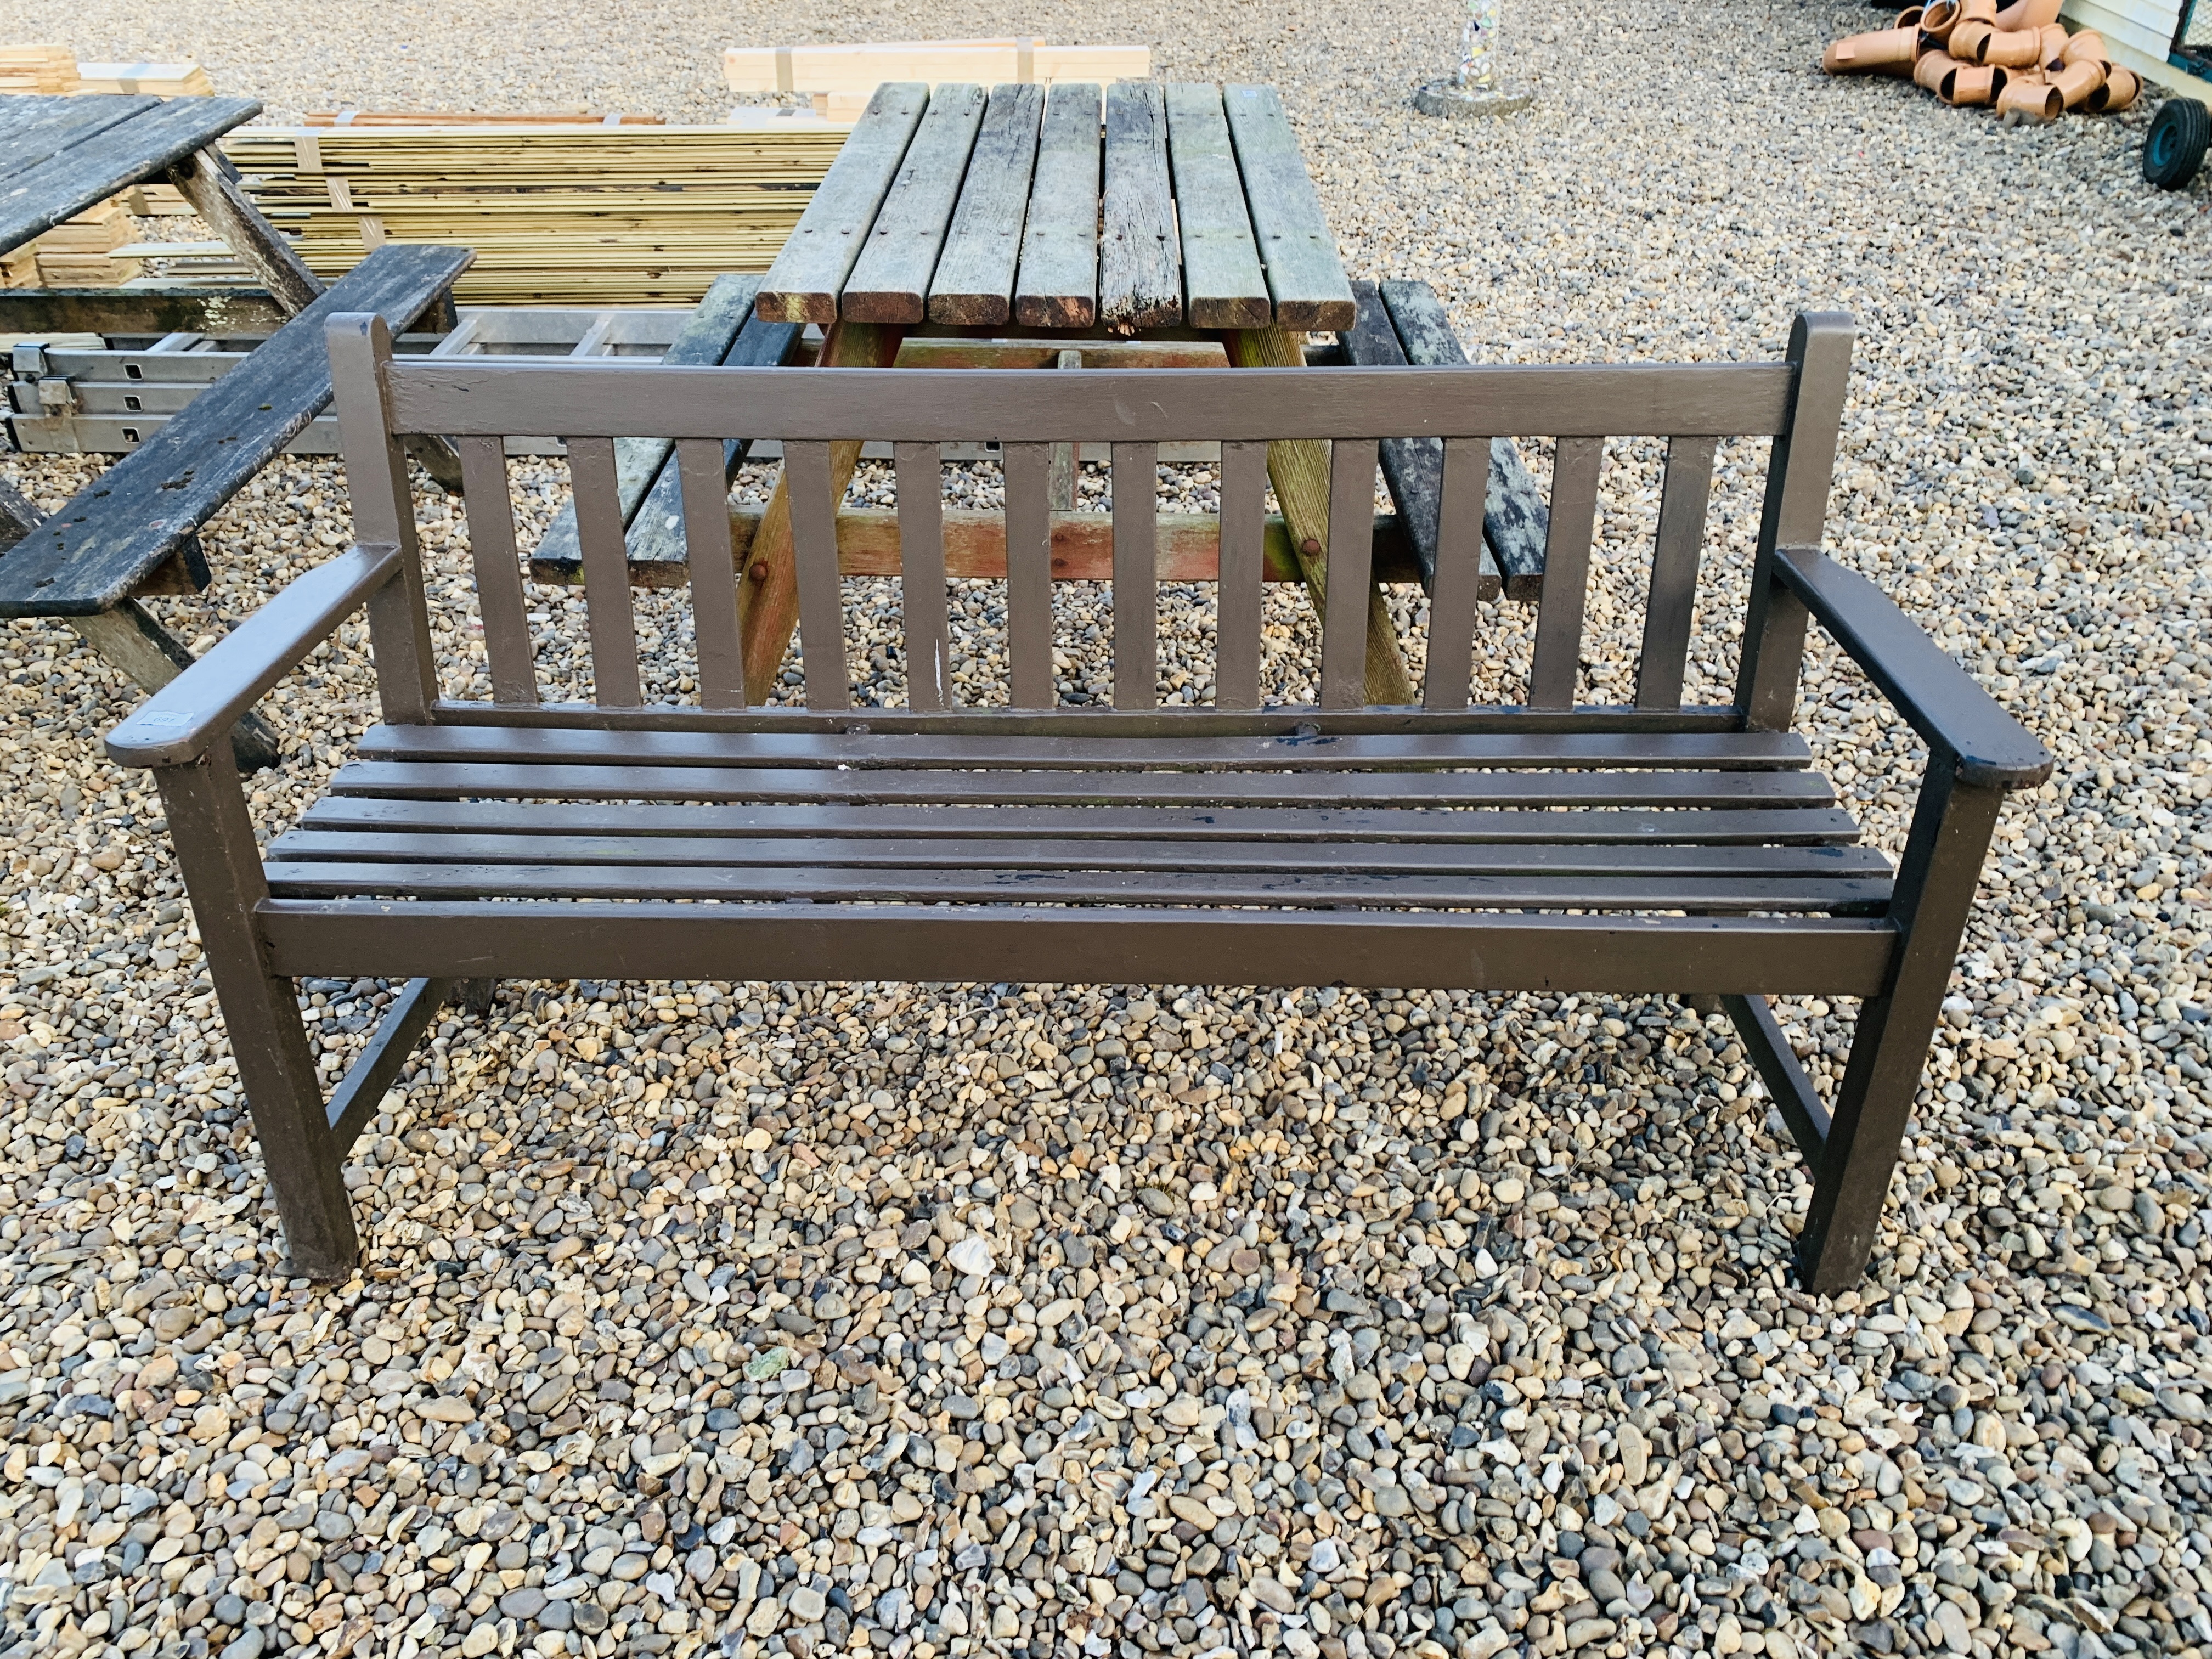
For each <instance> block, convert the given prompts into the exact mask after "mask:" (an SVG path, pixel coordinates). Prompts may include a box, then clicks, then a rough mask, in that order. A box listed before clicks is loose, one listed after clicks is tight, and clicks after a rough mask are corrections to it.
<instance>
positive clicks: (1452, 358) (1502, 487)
mask: <svg viewBox="0 0 2212 1659" xmlns="http://www.w3.org/2000/svg"><path fill="white" fill-rule="evenodd" d="M1377 292H1378V293H1379V294H1380V295H1381V297H1382V301H1383V306H1384V307H1385V308H1386V309H1387V310H1388V311H1389V313H1390V326H1391V329H1392V331H1394V332H1395V334H1396V335H1397V337H1398V339H1399V342H1400V343H1401V349H1403V350H1404V352H1405V360H1406V362H1409V363H1412V364H1413V365H1414V366H1415V367H1416V368H1449V367H1450V366H1452V365H1454V364H1457V363H1464V362H1467V354H1466V352H1465V351H1464V350H1462V349H1461V347H1460V343H1459V337H1458V336H1457V335H1456V334H1455V333H1453V331H1452V325H1451V319H1450V318H1449V316H1447V315H1446V314H1445V313H1444V308H1443V303H1442V301H1439V300H1438V299H1437V296H1436V291H1435V290H1434V289H1431V288H1430V286H1429V285H1428V284H1427V283H1422V282H1414V281H1410V280H1391V281H1386V282H1384V283H1382V284H1380V286H1379V288H1378V289H1377ZM1495 430H1497V428H1492V431H1495ZM1522 430H1523V431H1525V432H1528V433H1530V434H1535V433H1537V432H1538V431H1539V430H1540V428H1535V427H1528V428H1522ZM1550 529H1551V517H1550V514H1549V513H1547V511H1546V509H1545V507H1544V493H1543V491H1541V489H1537V487H1536V480H1535V479H1534V477H1532V476H1531V475H1530V474H1529V471H1528V465H1527V463H1525V462H1524V461H1522V459H1521V452H1520V450H1519V449H1518V448H1516V447H1515V446H1514V442H1513V440H1512V439H1511V438H1510V437H1494V438H1492V440H1491V441H1490V489H1489V493H1488V495H1487V497H1486V500H1485V501H1484V504H1483V509H1482V534H1483V539H1484V541H1485V542H1486V544H1488V546H1489V549H1490V558H1491V562H1492V563H1493V564H1495V565H1496V567H1497V568H1498V574H1499V576H1500V578H1501V580H1503V581H1504V585H1505V597H1506V598H1507V599H1522V600H1534V599H1538V598H1540V597H1541V595H1542V593H1543V591H1544V541H1545V538H1546V537H1547V535H1548V534H1549V533H1550ZM1416 545H1418V543H1417V544H1416Z"/></svg>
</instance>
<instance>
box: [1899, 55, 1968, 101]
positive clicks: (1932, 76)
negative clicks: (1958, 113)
mask: <svg viewBox="0 0 2212 1659" xmlns="http://www.w3.org/2000/svg"><path fill="white" fill-rule="evenodd" d="M1965 67H1966V65H1965V64H1961V63H1960V61H1959V60H1958V59H1957V58H1954V57H1952V56H1951V54H1950V53H1949V52H1945V51H1944V50H1943V49H1942V47H1941V46H1938V47H1936V49H1935V50H1933V51H1931V52H1923V53H1922V54H1921V55H1920V61H1919V62H1918V63H1917V64H1914V65H1913V66H1912V78H1913V80H1914V81H1915V82H1917V84H1918V85H1919V86H1920V88H1922V89H1923V91H1927V92H1932V93H1934V94H1936V96H1937V97H1938V98H1942V97H1945V96H1947V95H1948V94H1946V93H1945V92H1944V90H1943V88H1944V86H1945V84H1946V83H1947V82H1948V81H1949V79H1950V76H1951V73H1952V71H1953V70H1960V69H1964V68H1965Z"/></svg>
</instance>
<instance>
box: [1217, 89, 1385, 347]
mask: <svg viewBox="0 0 2212 1659" xmlns="http://www.w3.org/2000/svg"><path fill="white" fill-rule="evenodd" d="M1221 101H1222V107H1223V109H1224V110H1225V112H1226V113H1227V115H1228V118H1229V131H1230V134H1231V137H1233V138H1234V139H1235V140H1236V144H1237V168H1238V171H1239V172H1241V173H1243V178H1244V197H1245V200H1246V201H1247V202H1248V203H1249V204H1250V206H1251V210H1252V230H1253V233H1254V235H1255V237H1256V238H1257V240H1258V242H1259V246H1260V258H1261V259H1262V260H1263V261H1264V262H1265V263H1266V265H1267V292H1268V294H1269V295H1270V297H1271V298H1272V299H1273V301H1274V305H1275V325H1276V326H1277V327H1278V328H1294V329H1295V328H1303V329H1345V328H1350V327H1351V326H1352V319H1354V317H1355V316H1356V315H1357V314H1358V307H1357V306H1355V305H1354V304H1353V303H1352V284H1351V283H1350V282H1349V281H1348V280H1347V279H1346V276H1345V274H1344V263H1343V261H1342V260H1340V259H1339V258H1337V257H1336V243H1335V241H1334V239H1333V238H1332V237H1331V236H1330V235H1329V232H1328V221H1327V220H1326V219H1325V218H1323V217H1322V210H1321V197H1319V196H1318V195H1317V194H1316V192H1315V191H1314V186H1313V180H1312V179H1310V178H1308V177H1307V176H1306V164H1305V160H1304V157H1303V156H1301V155H1299V154H1298V141H1297V135H1296V134H1294V133H1293V132H1291V124H1290V120H1289V118H1288V117H1286V116H1285V114H1284V113H1283V100H1282V99H1281V98H1279V96H1277V95H1276V92H1275V89H1274V88H1273V87H1255V86H1232V87H1225V88H1222V94H1221Z"/></svg>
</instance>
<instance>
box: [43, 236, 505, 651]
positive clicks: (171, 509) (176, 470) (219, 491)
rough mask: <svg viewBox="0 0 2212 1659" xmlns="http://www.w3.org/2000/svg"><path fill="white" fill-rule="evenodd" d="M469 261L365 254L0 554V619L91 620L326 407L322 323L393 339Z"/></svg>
mask: <svg viewBox="0 0 2212 1659" xmlns="http://www.w3.org/2000/svg"><path fill="white" fill-rule="evenodd" d="M474 257H475V255H474V254H473V253H471V252H470V250H469V249H467V248H459V247H426V246H416V245H408V244H400V243H396V242H395V243H392V244H390V245H388V246H384V247H380V248H379V249H377V250H376V252H374V253H372V254H370V255H369V256H368V258H366V259H364V260H362V262H361V264H358V265H356V266H355V267H354V268H353V270H351V271H349V272H348V273H347V274H346V276H343V277H342V278H340V279H339V281H338V282H337V284H336V285H335V286H333V287H332V288H331V289H329V290H328V291H326V292H325V294H324V295H322V296H321V297H320V298H319V299H318V300H316V301H314V303H313V304H312V305H310V306H309V307H307V309H306V310H304V311H302V312H301V313H300V314H299V315H298V316H296V317H295V318H294V319H292V320H291V321H290V322H289V323H287V324H286V325H284V326H283V328H281V329H279V330H278V331H276V333H275V334H273V335H271V336H270V338H269V339H268V340H267V341H266V342H264V343H263V344H261V345H260V346H258V347H257V348H255V349H254V350H253V351H252V353H251V354H250V355H249V356H247V357H246V360H245V362H241V363H240V365H239V366H238V367H237V368H234V369H232V370H231V371H230V372H229V373H228V374H225V375H223V376H222V378H221V379H220V380H216V382H215V384H214V385H212V386H210V387H209V388H208V389H207V390H206V391H204V392H201V393H200V394H199V395H198V396H197V397H196V398H193V399H192V402H191V408H189V409H187V410H185V411H184V412H183V413H181V414H179V415H177V416H173V417H172V418H171V419H170V420H169V421H168V422H166V423H165V424H164V425H163V426H162V427H161V428H160V429H159V430H158V431H156V432H155V435H153V436H152V437H151V438H149V440H148V441H146V442H145V443H144V444H143V445H141V446H140V447H138V448H137V449H135V450H133V451H131V453H129V454H128V455H125V457H124V458H123V459H121V460H119V461H118V462H116V464H115V465H113V466H112V467H110V468H108V470H107V471H106V472H104V473H102V474H101V475H100V477H99V478H97V479H96V480H94V483H92V484H91V485H90V486H88V488H87V489H84V490H83V491H82V492H81V493H79V494H78V495H76V497H75V498H74V499H73V500H71V501H69V502H67V503H66V504H64V506H63V507H61V508H60V509H59V510H58V512H56V513H53V514H52V516H51V517H49V518H48V519H46V521H45V522H44V523H42V524H40V526H39V527H38V528H37V529H36V530H34V531H33V532H31V533H30V534H29V535H27V536H26V537H24V538H22V540H21V541H20V542H18V543H17V544H15V546H14V547H13V548H12V549H10V550H9V551H8V552H7V553H6V555H5V556H0V616H8V617H35V616H49V617H81V616H91V615H96V614H98V613H100V612H101V611H108V610H111V609H112V608H113V607H114V606H115V605H117V604H118V602H119V601H121V600H122V599H126V598H128V597H129V596H130V595H131V592H132V591H133V590H134V589H136V588H137V586H138V584H139V583H140V582H142V581H143V580H145V578H146V577H147V575H148V574H149V573H150V572H152V571H153V570H154V569H155V568H157V567H158V566H160V565H161V564H162V563H164V562H167V560H168V559H169V558H170V557H171V556H173V554H175V553H176V552H177V551H178V550H179V548H181V547H182V546H184V544H185V541H186V539H187V538H190V537H191V536H192V535H193V534H194V533H195V532H197V530H198V529H199V527H200V526H202V525H203V524H204V523H206V522H207V520H208V519H209V517H210V515H211V514H212V513H214V512H215V511H216V508H218V507H221V506H222V504H223V503H224V502H225V501H228V500H229V499H230V498H231V496H232V495H235V494H236V493H237V492H238V490H239V489H240V488H241V487H242V486H243V485H244V484H245V483H246V481H247V480H248V479H250V478H251V477H252V476H253V475H254V474H255V473H256V472H257V471H260V469H261V467H262V466H263V465H264V463H266V462H267V461H268V460H269V459H270V457H271V456H273V455H275V454H276V453H277V452H278V451H279V450H281V449H283V447H284V446H285V445H286V444H288V443H289V442H290V441H292V440H293V439H294V438H295V437H296V436H298V435H299V434H300V433H301V430H302V429H304V428H306V426H307V422H309V421H311V420H313V418H314V417H315V416H316V414H317V413H318V412H319V411H320V410H321V409H322V408H323V406H324V405H325V404H327V403H329V402H330V400H331V360H330V353H329V350H328V349H327V347H326V346H325V343H324V339H323V322H324V319H325V318H327V317H330V316H331V315H333V314H335V313H339V312H346V311H373V312H375V313H378V314H380V316H382V317H383V319H385V321H386V323H387V324H388V325H390V326H391V328H392V332H393V333H395V334H397V333H398V332H399V331H402V330H404V329H405V328H408V327H410V325H412V324H413V323H414V322H415V320H416V319H417V318H419V317H420V316H421V315H422V313H424V312H425V311H427V310H428V308H429V307H430V306H431V305H432V304H433V303H434V302H435V301H436V300H437V297H438V295H441V294H442V293H444V292H445V291H446V289H448V288H449V287H451V286H452V284H453V278H454V277H456V276H459V275H460V273H461V272H462V271H463V270H465V269H466V268H467V266H468V263H469V261H470V260H471V258H474Z"/></svg>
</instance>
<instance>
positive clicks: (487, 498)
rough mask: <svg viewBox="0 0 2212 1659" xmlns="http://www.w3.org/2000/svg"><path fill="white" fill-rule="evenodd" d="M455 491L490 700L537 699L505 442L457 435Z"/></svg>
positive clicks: (526, 603) (519, 700) (511, 701)
mask: <svg viewBox="0 0 2212 1659" xmlns="http://www.w3.org/2000/svg"><path fill="white" fill-rule="evenodd" d="M459 449H460V452H461V493H462V496H463V499H464V501H465V502H466V504H467V508H468V515H469V559H470V562H471V563H472V564H474V565H475V567H476V574H477V614H478V615H480V616H481V617H483V631H484V655H485V657H486V658H487V659H489V662H490V665H491V700H492V701H493V702H497V703H507V704H526V703H534V702H537V701H538V676H537V674H536V672H535V671H534V661H533V653H532V649H531V645H530V618H529V616H528V611H529V609H530V606H529V604H528V602H527V601H526V599H524V598H523V593H522V565H521V562H520V560H519V559H518V558H517V557H516V556H515V551H514V507H513V503H512V502H511V501H509V500H508V499H507V445H506V444H505V442H504V441H501V440H500V439H498V438H463V439H461V440H459Z"/></svg>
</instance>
